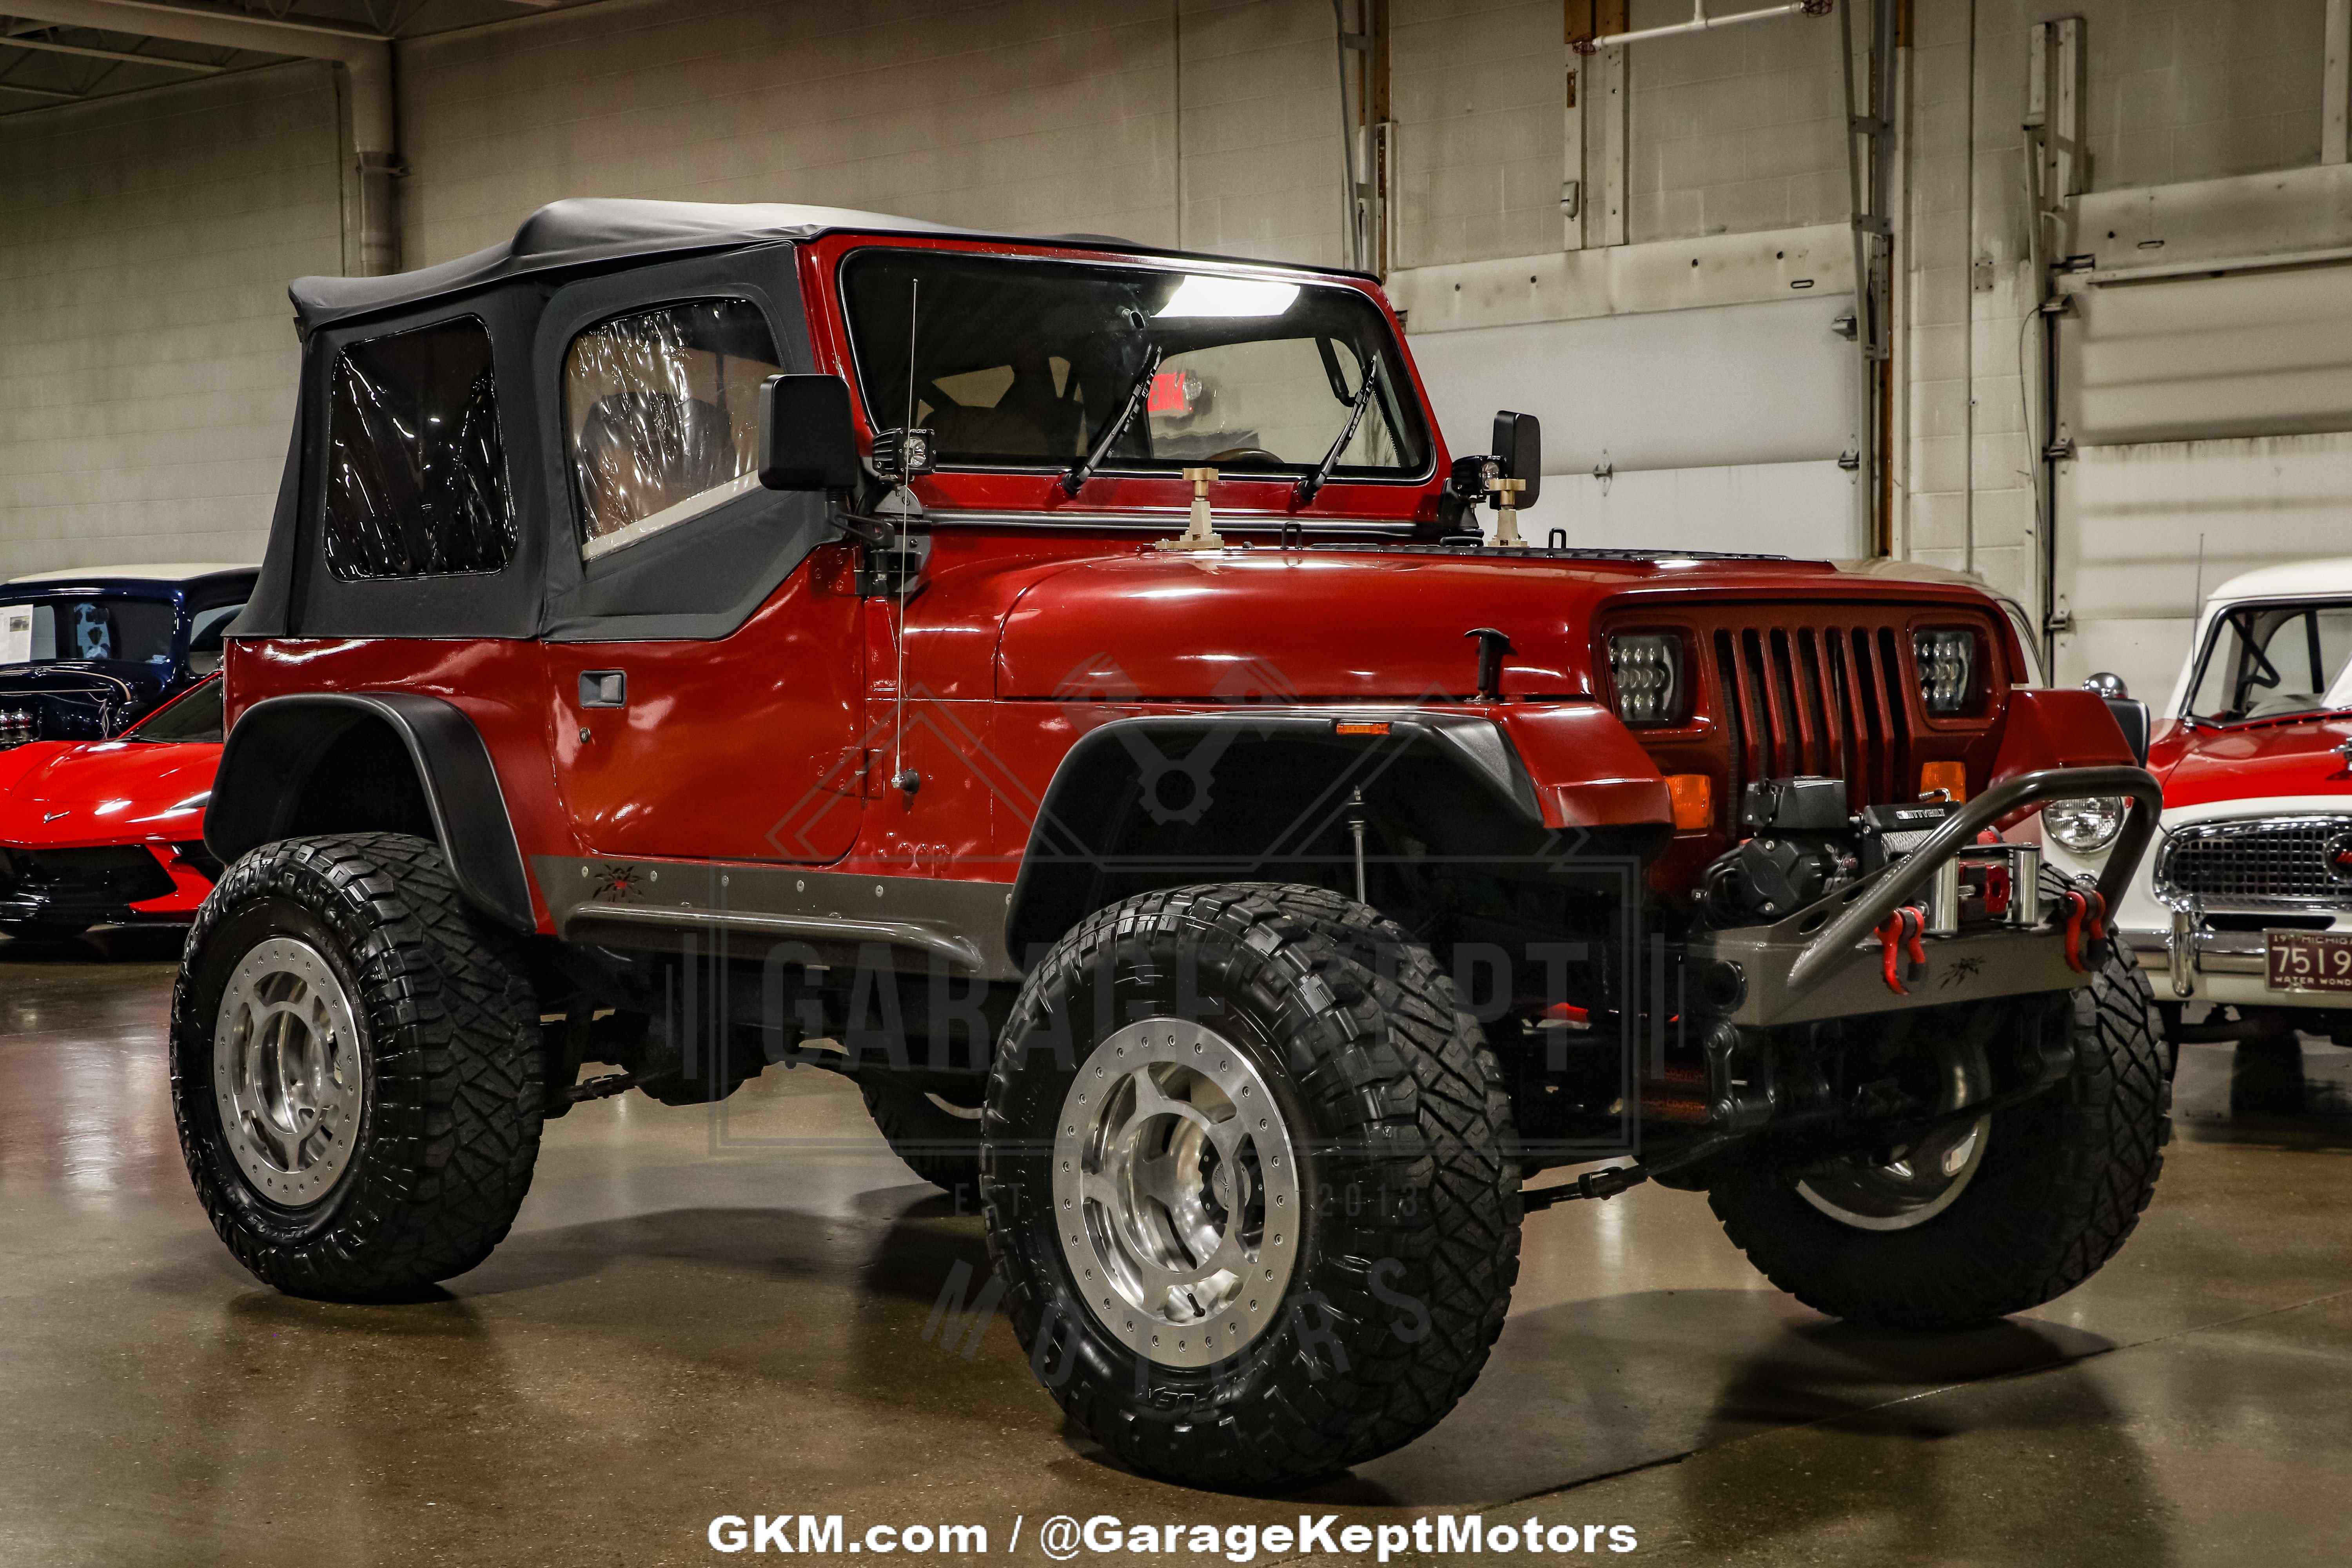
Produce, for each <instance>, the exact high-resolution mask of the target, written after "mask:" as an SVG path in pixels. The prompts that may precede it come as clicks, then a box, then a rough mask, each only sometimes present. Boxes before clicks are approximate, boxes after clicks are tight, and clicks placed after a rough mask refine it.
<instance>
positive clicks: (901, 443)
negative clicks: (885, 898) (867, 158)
mask: <svg viewBox="0 0 2352 1568" xmlns="http://www.w3.org/2000/svg"><path fill="white" fill-rule="evenodd" d="M922 299H923V280H922V279H920V278H914V279H908V283H907V422H906V423H905V424H904V425H902V426H899V427H898V450H899V454H900V456H899V460H898V488H899V489H903V490H906V491H907V500H909V501H911V500H914V491H913V489H910V488H909V487H908V483H907V479H908V473H907V466H908V465H907V459H906V451H907V443H908V436H909V435H910V434H911V433H912V431H913V430H914V428H915V326H916V323H917V321H919V319H920V311H921V309H922ZM913 575H914V574H913V573H911V572H909V571H908V570H907V508H906V505H905V503H903V502H902V503H901V504H900V505H899V507H898V680H897V681H896V683H895V684H896V686H897V688H898V693H897V696H896V698H895V699H894V700H893V702H892V706H893V707H895V708H896V709H897V710H898V716H897V719H896V721H895V722H894V723H893V724H892V725H891V731H892V734H891V747H892V750H893V752H894V753H895V759H896V760H895V761H894V763H893V764H892V766H891V769H890V782H891V783H892V784H895V785H897V786H898V788H900V789H902V790H905V791H906V792H907V793H908V795H912V794H914V793H915V791H916V790H917V789H918V788H919V787H920V786H921V784H922V782H923V781H922V779H921V777H920V776H919V775H918V774H916V773H910V772H908V768H907V582H908V578H910V577H912V576H913Z"/></svg>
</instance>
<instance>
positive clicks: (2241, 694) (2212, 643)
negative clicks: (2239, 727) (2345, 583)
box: [2189, 600, 2352, 724]
mask: <svg viewBox="0 0 2352 1568" xmlns="http://www.w3.org/2000/svg"><path fill="white" fill-rule="evenodd" d="M2347 663H2352V603H2347V602H2346V601H2343V600H2335V601H2315V602H2312V603H2308V604H2263V605H2236V606H2234V607H2232V608H2231V609H2229V610H2227V611H2225V612H2223V613H2222V615H2221V617H2220V619H2219V620H2217V621H2216V622H2215V624H2214V626H2213V631H2212V635H2211V637H2210V638H2209V639H2208V641H2207V642H2206V645H2205V652H2204V656H2203V659H2202V662H2201V663H2200V666H2199V668H2198V671H2197V681H2196V684H2195V686H2194V687H2193V688H2192V689H2191V690H2190V692H2189V717H2190V718H2192V719H2202V720H2205V721H2208V722H2210V723H2216V724H2236V723H2241V722H2243V721H2246V720H2249V719H2276V718H2282V717H2287V716H2291V715H2294V714H2296V713H2315V712H2320V711H2324V710H2328V709H2333V708H2340V707H2343V706H2345V705H2346V700H2347V694H2345V693H2342V692H2334V693H2333V694H2331V692H2332V689H2333V688H2335V687H2336V686H2338V685H2339V684H2340V683H2341V681H2342V678H2343V676H2344V674H2345V666H2346V665H2347Z"/></svg>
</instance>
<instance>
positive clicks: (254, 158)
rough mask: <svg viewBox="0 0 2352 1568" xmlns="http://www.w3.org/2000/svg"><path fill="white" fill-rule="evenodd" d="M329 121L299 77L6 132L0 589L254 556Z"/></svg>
mask: <svg viewBox="0 0 2352 1568" xmlns="http://www.w3.org/2000/svg"><path fill="white" fill-rule="evenodd" d="M338 114H339V110H338V108H337V104H336V97H335V87H334V83H333V81H332V79H331V78H330V77H329V75H328V72H327V68H326V67H324V66H319V65H293V66H281V67H277V68H272V69H269V70H267V71H262V72H258V73H256V74H253V75H249V76H242V77H237V78H235V79H225V80H219V81H210V82H202V83H197V84H194V85H191V86H186V87H180V88H174V89H170V90H168V91H164V92H159V93H155V94H152V95H142V96H140V97H137V98H133V99H130V100H125V101H123V102H121V103H114V104H101V105H91V106H78V107H73V108H68V109H61V110H51V111H47V112H44V113H41V114H37V115H30V116H26V117H23V118H21V119H15V120H13V121H0V577H6V576H8V575H10V574H15V573H18V572H34V571H41V570H45V569H48V568H59V567H72V566H80V565H85V564H92V565H94V564H103V563H132V562H156V561H237V560H258V559H259V558H260V551H261V545H262V542H263V540H264V538H265V537H266V536H267V534H268V522H269V511H270V508H271V505H272V504H273V502H274V501H275V500H276V498H277V494H278V475H279V472H280V469H281V468H282V467H283V465H284V462H285V456H286V442H287V436H288V432H289V428H290V425H291V420H292V415H293V405H294V400H293V389H294V373H295V366H296V349H295V339H294V325H293V309H292V307H291V306H290V305H289V304H288V303H287V300H286V282H287V279H290V278H293V277H296V276H299V275H300V274H303V273H310V272H332V271H337V270H339V269H340V268H341V194H340V193H341V187H340V182H339V174H338V169H337V145H338V130H337V126H338V118H337V117H338Z"/></svg>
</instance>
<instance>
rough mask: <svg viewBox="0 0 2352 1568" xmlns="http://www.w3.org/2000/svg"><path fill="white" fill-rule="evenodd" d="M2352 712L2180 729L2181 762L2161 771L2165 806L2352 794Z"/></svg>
mask: <svg viewBox="0 0 2352 1568" xmlns="http://www.w3.org/2000/svg"><path fill="white" fill-rule="evenodd" d="M2347 741H2352V715H2345V714H2338V715H2336V716H2334V717H2331V718H2324V719H2322V718H2313V719H2300V720H2287V721H2273V722H2269V723H2255V724H2241V725H2237V726H2234V727H2232V728H2231V729H2228V730H2218V731H2217V730H2192V731H2183V732H2180V733H2179V735H2178V744H2179V760H2178V761H2176V762H2174V763H2173V764H2172V766H2171V768H2170V770H2169V771H2168V772H2167V773H2165V774H2164V775H2163V780H2164V804H2165V805H2166V807H2167V808H2171V807H2175V806H2189V805H2208V804H2210V803H2212V802H2215V801H2225V800H2265V799H2270V798H2273V797H2275V796H2282V795H2347V796H2352V765H2347V763H2346V762H2345V759H2344V751H2343V748H2344V745H2345V742H2347Z"/></svg>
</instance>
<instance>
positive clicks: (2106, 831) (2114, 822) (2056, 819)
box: [2042, 795, 2128, 855]
mask: <svg viewBox="0 0 2352 1568" xmlns="http://www.w3.org/2000/svg"><path fill="white" fill-rule="evenodd" d="M2127 806H2128V803H2127V802H2126V801H2125V799H2124V798H2123V797H2122V796H2121V795H2092V796H2090V797H2089V798H2088V799H2085V800H2053V801H2052V802H2051V803H2050V804H2049V805H2045V806H2043V807H2042V830H2043V831H2044V832H2046V833H2048V834H2049V835H2050V837H2053V838H2054V839H2056V840H2057V841H2058V842H2059V843H2060V844H2061V845H2062V846H2063V847H2066V848H2067V849H2070V850H2072V851H2073V852H2074V853H2075V854H2077V855H2095V854H2097V853H2098V852H2099V851H2100V850H2102V849H2105V847H2107V846H2108V845H2110V844H2113V843H2114V842H2115V841H2116V834H2118V833H2121V832H2122V831H2123V830H2124V812H2125V811H2126V808H2127Z"/></svg>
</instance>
